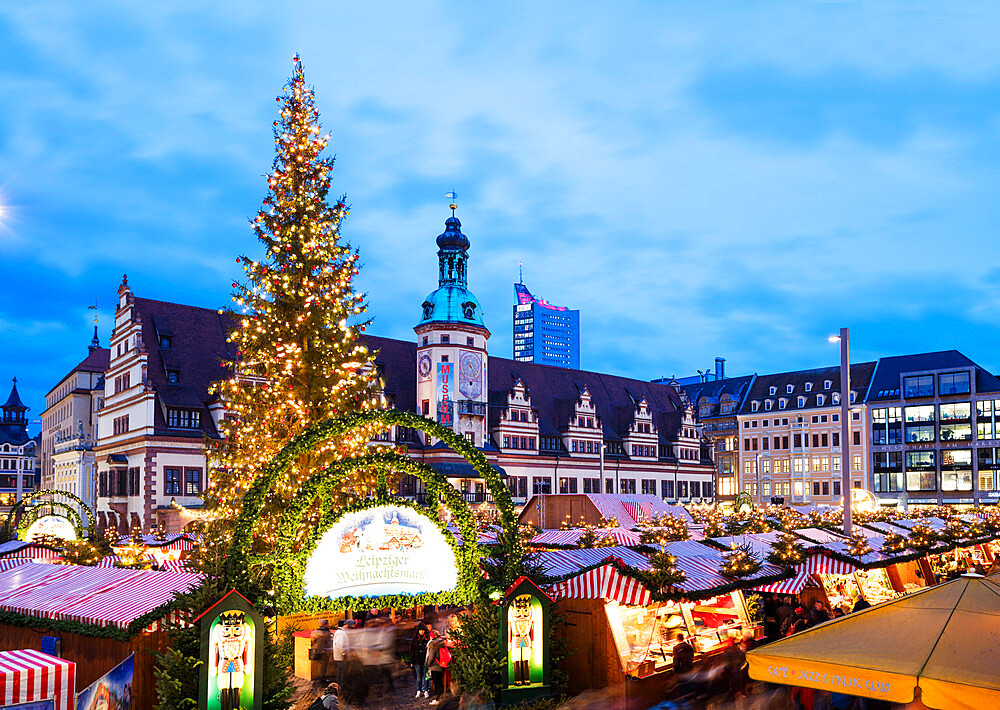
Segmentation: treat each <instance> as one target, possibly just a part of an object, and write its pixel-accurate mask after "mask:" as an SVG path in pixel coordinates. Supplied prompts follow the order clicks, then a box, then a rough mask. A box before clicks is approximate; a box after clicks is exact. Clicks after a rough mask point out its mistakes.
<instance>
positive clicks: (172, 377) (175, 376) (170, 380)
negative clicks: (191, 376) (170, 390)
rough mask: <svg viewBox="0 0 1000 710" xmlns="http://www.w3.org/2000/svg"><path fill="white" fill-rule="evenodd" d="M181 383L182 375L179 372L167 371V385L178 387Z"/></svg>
mask: <svg viewBox="0 0 1000 710" xmlns="http://www.w3.org/2000/svg"><path fill="white" fill-rule="evenodd" d="M180 381H181V373H179V372H178V371H177V370H167V384H168V385H176V384H179V383H180Z"/></svg>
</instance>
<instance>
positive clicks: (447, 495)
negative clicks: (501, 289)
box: [230, 410, 523, 614]
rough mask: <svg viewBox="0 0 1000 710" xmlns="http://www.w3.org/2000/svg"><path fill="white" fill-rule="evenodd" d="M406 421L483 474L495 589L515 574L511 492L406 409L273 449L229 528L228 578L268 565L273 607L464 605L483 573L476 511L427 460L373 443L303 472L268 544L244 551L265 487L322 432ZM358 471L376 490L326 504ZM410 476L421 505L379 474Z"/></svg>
mask: <svg viewBox="0 0 1000 710" xmlns="http://www.w3.org/2000/svg"><path fill="white" fill-rule="evenodd" d="M378 424H381V425H384V426H393V425H395V426H405V427H410V428H412V429H417V430H420V431H422V432H424V433H426V434H428V435H430V436H432V437H434V438H436V439H439V440H441V441H442V442H443V443H445V444H446V445H448V446H449V447H450V448H451V449H452V450H453V451H455V452H456V453H458V454H460V455H461V456H463V457H464V458H465V460H466V461H468V462H469V464H471V465H472V467H473V469H475V471H476V473H477V474H478V475H479V477H480V478H482V479H483V480H484V481H485V483H486V487H487V489H488V490H489V492H490V494H491V495H492V496H493V501H494V503H495V504H496V506H497V510H498V512H499V516H500V527H501V533H500V535H499V536H498V545H497V547H498V548H499V549H498V550H497V551H496V556H498V557H499V558H500V560H501V563H502V565H503V567H502V571H503V574H502V579H499V580H496V582H497V586H498V588H499V589H501V590H502V589H503V588H505V587H506V586H508V585H509V584H511V583H512V582H513V581H514V579H516V577H517V575H518V572H519V571H520V569H521V565H522V558H523V554H522V545H521V540H520V537H519V535H518V528H517V518H516V517H515V515H514V509H513V505H512V502H511V497H510V491H509V490H508V489H507V486H506V485H505V483H504V481H503V479H502V477H501V476H500V474H499V473H498V472H497V470H496V469H494V468H493V467H492V466H490V464H489V462H488V461H487V460H486V457H485V456H484V455H483V453H482V452H481V451H479V450H478V449H477V448H475V447H474V446H473V445H472V444H471V443H469V442H468V441H467V440H466V439H465V438H464V437H461V436H458V435H457V434H455V433H454V432H453V431H452V430H450V429H446V428H444V427H442V426H440V425H439V424H437V423H436V422H433V421H431V420H430V419H426V418H424V417H421V416H418V415H416V414H410V413H407V412H399V411H395V410H370V411H365V412H357V413H353V414H347V415H344V416H342V417H336V418H334V419H329V420H327V421H325V422H321V423H319V424H315V425H313V426H312V427H310V428H309V429H307V430H305V431H304V432H303V433H302V434H300V435H299V436H297V437H296V438H295V439H293V440H292V441H291V442H289V443H288V444H287V445H285V447H284V448H283V449H282V450H281V451H280V452H278V453H277V454H276V455H275V456H274V458H273V459H271V461H270V462H269V463H268V464H267V465H266V466H265V467H264V469H263V470H262V471H261V474H260V475H259V476H258V477H257V480H256V481H255V482H254V484H253V486H251V488H250V490H249V491H247V493H246V495H244V497H243V507H242V510H241V511H240V515H239V517H238V518H237V520H236V524H235V526H234V531H233V545H232V553H231V556H230V558H231V561H232V563H233V567H232V568H231V570H232V575H233V577H234V579H241V578H242V579H243V581H246V582H250V580H251V579H253V578H255V577H256V576H257V575H255V574H254V573H255V572H256V571H258V570H260V569H262V568H264V569H267V570H269V571H270V578H271V582H272V584H273V587H274V590H273V591H274V603H275V605H276V607H277V609H278V610H279V611H280V612H281V613H285V614H287V613H292V612H296V611H321V610H334V609H371V608H385V607H409V606H414V605H417V604H467V603H470V602H473V601H476V600H477V599H479V598H480V596H481V594H480V591H479V589H480V584H481V582H482V580H483V571H482V567H481V561H482V560H483V558H484V557H485V554H486V551H485V549H484V548H483V547H482V546H481V545H479V542H478V530H477V528H476V523H475V517H474V515H473V513H472V511H471V509H470V508H469V506H468V504H467V503H466V502H465V501H464V500H463V499H462V494H461V493H460V492H459V491H458V490H457V489H456V488H455V487H454V486H452V485H451V484H450V483H449V482H448V480H447V478H445V476H444V475H443V474H441V473H439V472H437V471H435V470H434V469H433V468H431V467H430V466H427V465H426V464H422V463H420V462H418V461H413V460H411V459H409V458H407V457H406V456H403V455H401V454H397V453H395V452H390V451H380V450H373V451H372V452H371V453H368V454H365V455H363V456H358V457H355V458H347V459H342V460H340V461H335V462H334V463H332V464H331V465H330V466H328V467H326V468H325V469H323V470H322V471H319V472H317V473H315V474H314V475H313V476H312V477H310V478H309V479H307V480H306V481H305V482H304V483H303V484H302V485H301V487H300V488H299V490H298V491H296V493H295V495H294V496H293V497H292V499H291V501H290V502H289V503H288V505H287V507H286V508H285V511H284V513H283V514H282V518H281V521H280V523H279V526H278V531H277V540H278V542H277V545H276V546H275V549H274V551H273V552H272V553H271V554H269V555H266V556H255V555H254V554H253V553H252V550H251V544H252V540H253V527H254V524H255V522H256V520H257V518H258V516H259V514H260V511H261V510H262V508H263V506H264V501H265V499H266V497H267V495H268V493H269V492H270V491H271V490H272V488H273V487H274V485H275V483H276V482H277V481H278V480H279V478H280V476H281V474H282V473H283V472H284V471H285V470H286V469H287V468H288V466H289V465H291V463H292V462H293V461H294V460H295V459H296V458H297V457H298V456H299V455H300V454H302V453H304V452H306V451H309V450H312V449H313V448H315V447H317V446H319V445H321V444H323V443H324V442H326V441H327V440H329V439H331V438H334V437H338V436H341V435H343V434H345V433H348V432H351V431H354V430H357V429H361V428H364V427H369V426H372V425H378ZM357 470H374V471H375V472H376V486H375V495H374V496H372V497H370V498H367V499H361V500H355V501H353V502H351V503H348V504H346V505H342V506H334V505H333V503H332V501H331V500H330V494H331V493H332V492H333V491H335V490H338V489H339V486H340V484H341V482H342V481H344V480H345V479H346V477H347V476H348V475H349V474H350V473H352V472H354V471H357ZM390 473H392V474H410V475H413V476H416V477H417V478H420V479H421V480H422V481H423V482H424V483H425V485H426V487H427V494H428V496H427V497H428V501H429V502H428V505H426V506H424V505H420V504H418V503H415V502H413V501H409V500H405V499H403V498H401V497H398V496H397V495H393V494H392V493H391V492H390V491H389V475H388V474H390ZM316 501H319V506H320V516H319V520H318V522H315V523H310V527H309V528H308V529H307V530H303V526H304V518H305V514H306V512H307V511H308V510H309V509H310V507H311V506H313V504H314V503H315V502H316ZM439 501H440V502H442V503H443V504H444V505H445V506H446V507H447V508H448V509H449V511H450V512H451V516H452V519H453V520H454V521H455V523H456V524H457V525H458V530H459V533H460V535H461V542H459V541H458V540H456V537H455V535H454V534H453V533H452V532H451V531H449V530H448V529H447V527H446V526H445V524H444V523H442V522H441V521H440V520H439V518H438V515H437V508H438V503H439Z"/></svg>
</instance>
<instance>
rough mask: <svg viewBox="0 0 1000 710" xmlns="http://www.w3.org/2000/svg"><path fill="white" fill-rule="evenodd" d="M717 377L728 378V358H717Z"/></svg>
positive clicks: (719, 378)
mask: <svg viewBox="0 0 1000 710" xmlns="http://www.w3.org/2000/svg"><path fill="white" fill-rule="evenodd" d="M715 379H717V380H724V379H726V358H724V357H717V358H715Z"/></svg>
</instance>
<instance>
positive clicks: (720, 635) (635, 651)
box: [605, 592, 762, 677]
mask: <svg viewBox="0 0 1000 710" xmlns="http://www.w3.org/2000/svg"><path fill="white" fill-rule="evenodd" d="M605 613H606V614H607V617H608V623H609V625H610V627H611V631H612V636H613V637H614V640H615V645H616V646H617V649H618V654H619V660H620V661H621V666H622V670H623V671H624V672H625V673H626V674H628V675H632V676H637V677H644V676H647V675H651V674H653V673H659V672H662V671H666V670H669V669H671V668H673V647H674V645H676V644H677V643H678V641H679V639H678V636H682V637H683V638H684V639H685V640H686V641H687V643H689V644H691V646H692V647H693V648H694V651H695V657H696V658H700V657H705V656H709V655H713V654H715V653H720V652H722V651H724V650H725V649H727V648H729V647H730V646H732V645H734V644H736V643H738V642H739V640H740V639H742V638H743V637H744V636H751V637H753V636H756V635H759V634H758V633H757V632H758V631H761V632H762V629H758V627H755V626H754V625H753V624H751V623H750V622H749V621H748V619H747V612H746V607H745V605H744V602H743V597H742V595H741V594H740V593H739V592H731V593H729V594H721V595H719V596H717V597H712V598H710V599H704V600H701V601H697V602H666V603H662V604H650V605H648V606H628V605H624V604H619V603H618V602H615V601H610V602H607V603H606V604H605Z"/></svg>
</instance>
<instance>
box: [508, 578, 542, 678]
mask: <svg viewBox="0 0 1000 710" xmlns="http://www.w3.org/2000/svg"><path fill="white" fill-rule="evenodd" d="M531 601H532V597H531V595H530V594H522V595H520V596H518V597H515V598H514V603H513V604H511V606H510V610H509V611H508V614H510V617H509V623H508V625H507V628H508V629H509V631H508V641H507V652H508V653H509V654H510V661H511V663H513V664H514V685H531V673H530V668H529V666H530V664H531V649H532V647H533V646H534V644H535V619H534V610H533V609H532V606H531Z"/></svg>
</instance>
